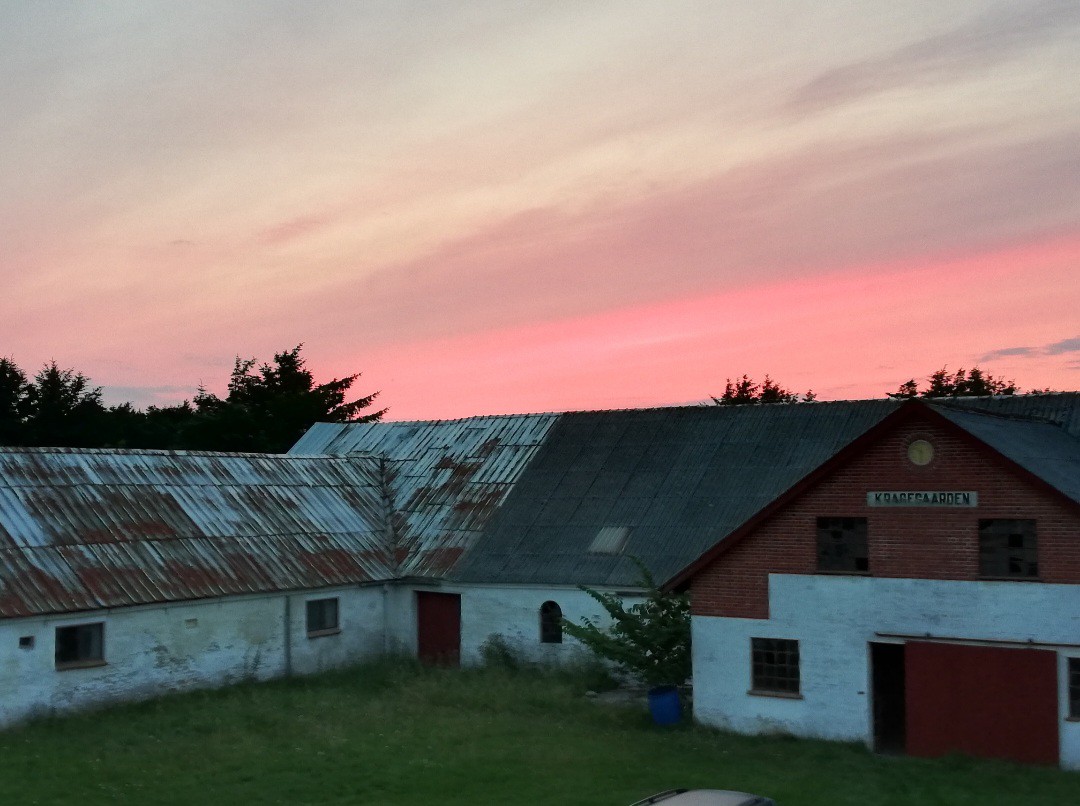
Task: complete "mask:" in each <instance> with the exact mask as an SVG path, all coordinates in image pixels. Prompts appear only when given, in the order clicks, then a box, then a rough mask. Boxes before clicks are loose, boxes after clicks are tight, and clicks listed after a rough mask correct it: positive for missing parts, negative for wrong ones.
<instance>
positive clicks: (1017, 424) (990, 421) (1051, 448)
mask: <svg viewBox="0 0 1080 806" xmlns="http://www.w3.org/2000/svg"><path fill="white" fill-rule="evenodd" d="M931 408H933V409H934V410H935V411H937V412H938V413H939V414H941V415H942V416H944V417H945V418H946V419H948V420H949V421H950V422H952V423H955V424H956V425H958V426H960V427H961V428H963V429H964V430H965V431H967V432H968V433H969V434H971V435H972V436H974V437H976V438H977V439H979V440H980V441H982V442H984V443H986V444H987V445H989V446H990V447H991V448H993V449H994V450H996V451H997V452H998V453H1000V454H1001V455H1002V456H1004V457H1006V458H1007V459H1011V460H1012V461H1014V462H1016V464H1018V465H1020V466H1021V467H1022V468H1024V469H1025V470H1027V471H1029V472H1030V473H1032V474H1033V475H1035V476H1037V477H1038V478H1040V479H1042V480H1043V481H1045V482H1046V483H1047V484H1049V485H1050V486H1051V487H1053V488H1054V489H1056V490H1058V492H1061V493H1063V494H1064V495H1066V496H1068V497H1069V498H1070V499H1072V500H1073V501H1076V502H1078V503H1080V439H1077V438H1076V437H1074V436H1072V435H1070V434H1069V433H1067V432H1066V431H1065V429H1064V428H1063V427H1061V426H1058V425H1054V424H1052V423H1048V422H1040V421H1036V420H1028V419H1021V418H1017V417H1010V416H1002V415H998V414H988V413H985V412H975V411H962V410H959V409H956V408H950V407H948V406H942V405H933V406H931Z"/></svg>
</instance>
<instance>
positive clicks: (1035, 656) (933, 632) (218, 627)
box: [0, 393, 1080, 767]
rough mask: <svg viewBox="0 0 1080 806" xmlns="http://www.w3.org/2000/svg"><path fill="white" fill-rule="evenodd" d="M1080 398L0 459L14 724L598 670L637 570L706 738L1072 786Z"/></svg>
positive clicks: (514, 423) (6, 647)
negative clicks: (116, 705)
mask: <svg viewBox="0 0 1080 806" xmlns="http://www.w3.org/2000/svg"><path fill="white" fill-rule="evenodd" d="M1078 446H1080V394H1077V393H1064V394H1056V395H1052V394H1051V395H1032V396H1018V397H1013V398H980V399H958V400H949V401H931V402H925V401H906V402H905V401H895V400H867V401H840V402H828V403H805V404H790V405H771V406H737V407H711V406H710V407H701V406H692V407H676V408H662V409H645V410H623V411H595V412H572V413H564V414H535V415H520V416H504V417H475V418H467V419H463V420H449V421H426V422H412V423H370V424H319V425H316V426H314V427H313V428H312V429H311V430H310V431H309V432H308V433H307V434H306V435H305V436H304V437H303V438H302V439H301V440H300V441H299V442H298V443H297V444H296V445H295V446H294V447H293V448H292V449H291V451H290V453H289V454H288V455H283V456H265V455H245V454H203V453H183V452H163V451H119V450H99V451H95V450H68V449H4V450H0V685H2V686H3V689H2V692H3V693H2V694H0V725H3V724H10V723H12V722H15V721H18V720H21V719H25V718H28V717H32V716H34V715H36V714H43V713H53V712H56V711H62V710H68V709H72V708H77V707H81V706H85V705H90V704H96V703H102V702H109V701H115V700H122V699H133V698H138V697H144V696H150V695H152V694H155V693H158V692H160V691H163V690H182V689H188V688H195V687H200V686H213V685H222V684H226V683H229V682H232V681H236V680H242V679H265V678H269V677H274V676H280V675H288V674H293V673H305V672H310V671H316V670H319V669H325V668H331V667H334V666H339V665H342V664H346V663H352V662H356V661H359V660H363V659H366V658H373V657H377V656H380V655H383V654H386V653H390V652H406V653H410V654H416V655H418V656H419V657H421V658H423V659H425V660H429V661H436V662H442V663H459V662H460V663H475V662H477V661H478V660H479V659H480V656H481V651H482V647H483V645H484V643H485V641H487V640H489V639H490V638H491V636H493V635H498V636H500V637H501V638H502V639H503V640H504V641H505V642H506V643H508V644H510V645H511V646H512V647H513V648H514V649H515V650H516V651H517V652H518V653H519V654H520V655H521V656H523V657H525V658H529V659H532V660H535V661H541V662H562V661H565V660H567V659H570V658H572V657H574V656H575V655H576V654H577V653H579V652H580V651H581V647H580V646H578V645H576V644H575V643H574V642H573V641H572V640H571V639H569V637H566V638H565V639H564V636H563V635H562V631H561V629H560V618H561V617H566V618H570V619H572V620H575V621H576V620H578V619H579V618H581V617H590V618H594V619H599V618H600V616H601V615H602V613H601V612H599V611H600V608H599V606H598V605H597V604H596V602H594V601H593V600H592V599H591V598H590V597H589V596H588V595H587V594H586V593H584V592H583V591H582V590H581V587H580V586H583V585H584V586H589V587H592V588H597V589H600V590H605V591H613V592H618V593H621V594H623V595H624V596H626V597H628V598H631V599H632V598H633V597H636V596H638V595H640V593H641V589H640V587H639V585H640V574H639V571H638V568H637V566H636V564H635V562H634V559H633V558H640V559H641V560H642V561H643V562H644V563H645V565H646V566H647V567H648V568H649V569H650V571H651V572H652V574H653V576H654V577H655V578H656V579H657V580H658V581H666V582H665V584H666V585H667V586H668V587H671V588H680V589H686V590H689V591H690V593H691V598H692V603H693V614H694V615H693V634H694V684H695V699H694V708H695V715H696V717H697V719H699V720H700V721H701V722H703V723H706V724H711V725H717V726H723V727H727V728H731V729H735V730H739V731H747V732H767V731H783V732H788V733H793V734H796V735H805V736H817V737H826V738H835V739H844V740H859V741H865V742H867V743H868V744H870V745H872V746H874V747H876V748H879V749H881V750H902V751H906V752H908V753H912V754H916V755H936V754H939V753H943V752H950V751H953V750H959V751H963V752H969V753H973V754H977V755H989V756H999V757H1006V758H1014V759H1018V760H1023V761H1033V762H1043V763H1061V764H1063V765H1064V766H1070V767H1076V766H1080V637H1078V636H1080V596H1078V595H1077V593H1078V592H1080V588H1077V587H1076V583H1077V582H1078V581H1080V520H1078V519H1080V448H1078Z"/></svg>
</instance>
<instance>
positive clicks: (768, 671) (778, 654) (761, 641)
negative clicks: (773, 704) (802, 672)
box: [750, 638, 799, 694]
mask: <svg viewBox="0 0 1080 806" xmlns="http://www.w3.org/2000/svg"><path fill="white" fill-rule="evenodd" d="M750 649H751V661H752V664H753V678H752V679H753V685H752V688H751V690H752V691H754V692H764V693H775V694H798V693H799V642H798V641H791V640H788V639H786V638H751V639H750Z"/></svg>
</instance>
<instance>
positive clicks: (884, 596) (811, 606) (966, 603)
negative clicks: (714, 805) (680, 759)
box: [693, 574, 1080, 768]
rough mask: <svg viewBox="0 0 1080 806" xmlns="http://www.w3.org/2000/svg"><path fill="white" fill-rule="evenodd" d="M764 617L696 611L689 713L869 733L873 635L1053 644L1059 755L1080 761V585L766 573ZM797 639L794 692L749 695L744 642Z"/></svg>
mask: <svg viewBox="0 0 1080 806" xmlns="http://www.w3.org/2000/svg"><path fill="white" fill-rule="evenodd" d="M769 603H770V614H771V616H770V618H769V619H767V620H766V619H735V618H717V617H706V616H695V617H694V618H693V655H694V716H695V717H696V718H697V719H698V720H699V721H700V722H703V723H705V724H708V725H714V726H717V727H724V728H730V729H732V730H736V731H740V732H743V733H765V732H772V731H784V732H789V733H793V734H796V735H799V736H813V737H820V738H828V739H844V740H858V741H866V742H868V743H869V742H870V741H871V740H872V736H873V725H872V716H871V714H872V710H871V703H870V695H871V691H870V661H869V646H868V645H869V643H870V642H875V641H884V640H888V639H882V638H879V637H877V636H876V635H875V633H879V632H880V633H903V634H913V635H920V636H925V635H926V634H930V635H931V636H942V637H952V638H967V639H972V640H979V639H983V640H998V641H1024V642H1026V641H1028V640H1031V641H1034V642H1037V643H1041V644H1051V645H1054V644H1056V645H1060V647H1059V653H1058V654H1059V666H1060V668H1059V672H1060V674H1059V685H1060V687H1061V690H1060V693H1059V697H1058V702H1059V708H1060V712H1061V713H1060V719H1061V722H1060V736H1061V763H1062V765H1063V766H1065V767H1069V768H1080V722H1074V721H1066V717H1067V715H1068V714H1067V709H1068V698H1067V692H1066V688H1065V687H1066V680H1065V677H1066V676H1065V673H1064V668H1065V665H1066V663H1067V661H1066V660H1065V658H1066V657H1068V656H1070V655H1071V656H1080V648H1077V647H1076V646H1071V647H1070V646H1068V645H1070V644H1072V645H1075V644H1077V643H1078V642H1080V587H1078V586H1076V585H1049V584H1045V583H1023V582H947V581H938V580H923V579H877V578H872V577H839V576H823V575H805V576H804V575H787V574H771V575H770V576H769ZM751 638H788V639H796V640H798V641H799V659H800V676H801V687H802V698H801V699H787V698H781V697H767V696H758V695H752V694H748V693H747V692H748V690H749V689H750V683H751V680H750V675H751V670H750V639H751Z"/></svg>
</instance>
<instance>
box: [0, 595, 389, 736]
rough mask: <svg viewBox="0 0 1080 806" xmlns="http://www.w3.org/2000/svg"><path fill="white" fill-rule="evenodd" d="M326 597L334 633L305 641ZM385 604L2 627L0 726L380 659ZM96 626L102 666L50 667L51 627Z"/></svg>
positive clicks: (206, 604)
mask: <svg viewBox="0 0 1080 806" xmlns="http://www.w3.org/2000/svg"><path fill="white" fill-rule="evenodd" d="M330 596H337V597H338V600H339V623H340V626H341V632H340V633H338V634H336V635H327V636H322V637H318V638H308V637H307V629H306V606H305V602H306V601H307V600H308V599H319V598H325V597H330ZM287 598H288V600H289V608H288V611H289V613H290V618H289V625H288V626H289V630H288V632H289V633H290V635H291V641H290V649H291V653H290V654H291V657H287V653H286V651H285V648H286V638H285V636H286V619H285V614H286V599H287ZM383 602H384V594H383V591H382V589H381V588H379V587H371V588H357V587H349V588H336V589H325V590H319V591H308V592H300V593H294V594H291V595H289V596H288V597H286V596H284V595H265V596H245V597H229V598H222V599H214V600H205V601H199V602H184V603H177V604H169V605H160V606H145V607H132V608H123V609H115V610H103V611H98V612H95V613H86V614H79V615H77V616H50V617H46V618H25V619H8V620H4V621H0V726H4V725H9V724H12V723H14V722H17V721H21V720H23V719H26V718H30V717H33V716H37V715H44V714H50V713H56V712H62V711H69V710H74V709H78V708H81V707H87V706H94V705H101V704H105V703H109V702H118V701H122V700H135V699H142V698H146V697H151V696H155V695H157V694H160V693H163V692H167V691H182V690H188V689H195V688H204V687H209V686H220V685H226V684H229V683H235V682H238V681H241V680H247V679H251V680H265V679H268V678H272V677H278V676H281V675H283V674H285V672H286V665H287V662H290V663H291V666H292V671H293V672H295V673H298V674H303V673H309V672H315V671H319V670H322V669H328V668H332V667H335V666H341V665H343V664H347V663H354V662H357V661H359V660H363V659H365V658H370V657H377V656H379V655H380V654H382V652H383V635H384V623H383V615H384V614H383ZM98 621H100V622H103V623H104V625H105V626H104V632H105V639H104V642H105V643H104V649H105V651H104V654H105V665H103V666H96V667H92V668H75V669H64V670H57V669H56V668H55V658H54V648H55V643H54V642H55V630H56V628H57V627H62V626H66V625H73V624H81V623H90V622H98ZM22 636H33V638H34V646H33V648H31V649H21V648H19V638H20V637H22Z"/></svg>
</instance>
